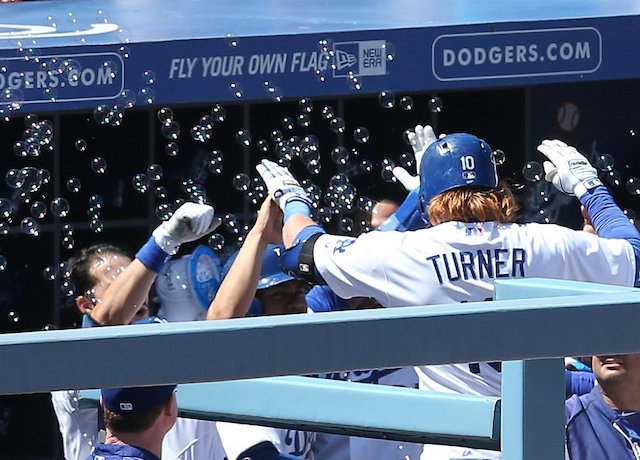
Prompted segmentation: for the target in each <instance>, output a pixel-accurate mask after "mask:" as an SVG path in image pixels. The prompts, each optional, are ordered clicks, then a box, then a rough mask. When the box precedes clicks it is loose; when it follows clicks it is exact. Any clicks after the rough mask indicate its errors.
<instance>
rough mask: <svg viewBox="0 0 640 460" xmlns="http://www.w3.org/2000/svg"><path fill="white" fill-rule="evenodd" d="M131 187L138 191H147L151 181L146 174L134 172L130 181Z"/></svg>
mask: <svg viewBox="0 0 640 460" xmlns="http://www.w3.org/2000/svg"><path fill="white" fill-rule="evenodd" d="M131 183H132V184H133V188H134V190H135V191H136V192H138V193H147V191H148V190H149V187H150V186H151V181H150V180H149V177H148V176H147V175H146V174H136V175H134V176H133V179H132V181H131Z"/></svg>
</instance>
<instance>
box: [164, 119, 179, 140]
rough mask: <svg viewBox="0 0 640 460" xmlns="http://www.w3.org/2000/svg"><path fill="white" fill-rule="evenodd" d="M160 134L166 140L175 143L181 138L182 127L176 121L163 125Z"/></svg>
mask: <svg viewBox="0 0 640 460" xmlns="http://www.w3.org/2000/svg"><path fill="white" fill-rule="evenodd" d="M160 132H161V133H162V136H163V137H164V138H165V139H169V140H172V141H175V140H176V139H178V136H180V125H179V124H178V123H177V122H175V121H172V122H169V123H166V124H163V125H162V128H160Z"/></svg>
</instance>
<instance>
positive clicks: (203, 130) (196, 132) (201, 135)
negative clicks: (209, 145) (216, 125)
mask: <svg viewBox="0 0 640 460" xmlns="http://www.w3.org/2000/svg"><path fill="white" fill-rule="evenodd" d="M190 134H191V138H192V139H193V140H194V141H196V142H200V143H205V142H206V141H208V140H210V139H211V136H212V134H213V130H212V129H211V127H210V126H204V125H195V126H192V127H191V130H190Z"/></svg>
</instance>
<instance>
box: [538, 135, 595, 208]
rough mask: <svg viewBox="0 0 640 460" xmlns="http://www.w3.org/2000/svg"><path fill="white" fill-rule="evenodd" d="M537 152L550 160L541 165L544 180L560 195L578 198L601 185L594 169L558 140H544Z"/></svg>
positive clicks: (573, 148)
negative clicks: (560, 193) (564, 194)
mask: <svg viewBox="0 0 640 460" xmlns="http://www.w3.org/2000/svg"><path fill="white" fill-rule="evenodd" d="M538 151H539V152H540V153H542V154H543V155H544V156H546V157H547V158H548V159H549V160H550V161H545V162H544V164H543V166H544V172H545V179H546V180H547V181H548V182H551V183H552V184H553V185H554V186H555V188H557V189H558V190H560V191H561V192H562V193H566V194H567V195H571V196H573V195H575V196H576V197H577V198H580V197H581V196H582V195H584V194H585V193H587V191H588V190H591V189H592V188H595V187H597V186H598V185H602V182H600V179H598V172H597V171H596V169H595V168H594V167H593V166H591V163H589V160H587V159H586V158H585V156H584V155H582V154H581V153H580V152H578V151H577V150H576V149H575V147H571V146H570V145H567V144H565V143H564V142H562V141H559V140H558V139H553V140H549V139H545V140H543V141H542V143H541V144H540V145H539V146H538Z"/></svg>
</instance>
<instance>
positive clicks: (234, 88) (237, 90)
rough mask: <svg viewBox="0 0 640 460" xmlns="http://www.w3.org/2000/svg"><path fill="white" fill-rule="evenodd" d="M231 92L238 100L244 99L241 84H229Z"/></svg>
mask: <svg viewBox="0 0 640 460" xmlns="http://www.w3.org/2000/svg"><path fill="white" fill-rule="evenodd" d="M229 92H230V93H231V94H232V95H233V96H234V97H235V98H236V99H241V98H242V85H241V84H239V83H235V82H232V83H229Z"/></svg>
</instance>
